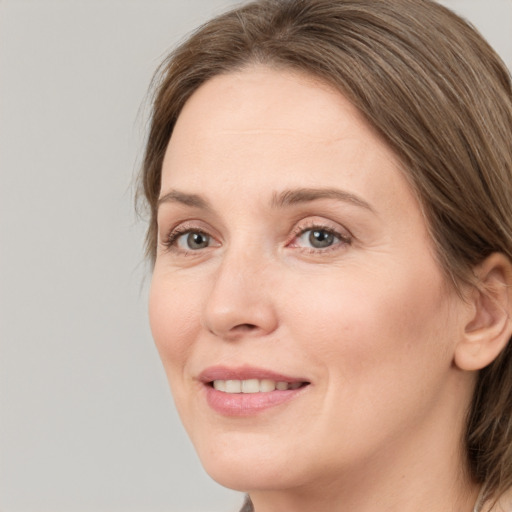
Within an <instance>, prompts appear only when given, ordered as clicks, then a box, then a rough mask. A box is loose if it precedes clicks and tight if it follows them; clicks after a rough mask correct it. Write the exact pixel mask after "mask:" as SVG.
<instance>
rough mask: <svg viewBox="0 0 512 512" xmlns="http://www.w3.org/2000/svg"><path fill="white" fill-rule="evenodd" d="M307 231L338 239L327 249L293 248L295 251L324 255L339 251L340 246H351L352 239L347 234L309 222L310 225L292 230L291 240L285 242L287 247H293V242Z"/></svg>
mask: <svg viewBox="0 0 512 512" xmlns="http://www.w3.org/2000/svg"><path fill="white" fill-rule="evenodd" d="M308 231H321V232H324V233H326V234H327V235H332V236H334V237H335V238H337V239H338V241H337V242H335V243H333V244H332V245H329V246H328V247H324V248H315V247H300V246H295V247H297V249H299V250H301V251H303V252H306V253H307V254H325V253H327V252H330V251H335V250H339V249H340V246H348V245H351V244H352V237H351V235H349V234H341V233H340V232H339V231H338V230H336V229H334V228H332V227H330V226H326V225H325V224H322V223H319V222H311V223H310V224H306V225H304V224H302V225H299V226H297V228H295V229H294V230H293V233H292V238H291V240H290V241H288V242H287V244H286V245H287V247H290V246H291V247H294V245H291V244H293V242H294V241H295V240H297V239H298V238H300V237H302V236H304V235H305V234H306V233H307V232H308Z"/></svg>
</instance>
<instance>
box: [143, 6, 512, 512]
mask: <svg viewBox="0 0 512 512" xmlns="http://www.w3.org/2000/svg"><path fill="white" fill-rule="evenodd" d="M159 76H160V78H159V80H158V81H157V83H156V86H155V87H156V89H155V96H154V102H153V112H152V119H151V126H150V131H149V137H148V142H147V148H146V154H145V160H144V167H143V172H142V177H141V178H142V186H143V192H144V195H145V199H146V201H147V203H148V205H149V208H150V212H151V220H150V225H149V230H148V235H147V250H148V254H149V257H150V258H151V259H152V261H153V263H154V272H153V280H152V286H151V293H150V323H151V328H152V331H153V335H154V338H155V342H156V345H157V347H158V350H159V353H160V356H161V358H162V361H163V364H164V367H165V370H166V372H167V375H168V378H169V382H170V385H171V388H172V391H173V395H174V398H175V402H176V406H177V408H178V411H179V413H180V415H181V418H182V420H183V422H184V425H185V427H186V429H187V431H188V433H189V435H190V437H191V439H192V441H193V443H194V445H195V447H196V450H197V451H198V454H199V457H200V458H201V461H202V463H203V465H204V466H205V468H206V470H207V471H208V472H209V474H210V475H211V476H212V477H213V478H214V479H216V480H217V481H218V482H220V483H221V484H223V485H225V486H227V487H231V488H233V489H238V490H242V491H244V492H247V493H248V495H249V496H250V498H248V500H247V502H246V504H245V505H244V510H256V512H268V511H277V510H279V511H294V512H297V511H303V510H304V511H312V510H314V511H316V512H318V511H323V510H329V511H333V510H339V511H351V512H353V511H358V512H370V511H376V510H379V511H381V510H393V511H398V510H400V511H408V512H413V511H425V510H428V511H429V512H431V511H437V512H441V511H460V512H464V511H468V512H469V511H472V510H476V511H482V510H491V509H492V510H496V511H498V510H506V511H511V510H512V504H511V501H510V497H508V498H507V490H508V489H509V488H510V486H511V484H512V457H511V442H510V441H511V436H512V428H511V426H512V423H511V421H512V417H511V414H510V408H511V407H512V370H511V361H510V358H511V349H510V344H509V343H508V341H509V339H510V336H511V334H512V322H511V321H510V311H511V295H510V285H511V283H512V265H511V257H512V211H511V201H510V192H511V190H512V181H511V174H512V145H511V144H510V140H511V135H512V88H511V82H510V77H509V75H508V73H507V71H506V69H505V67H504V65H503V64H502V62H501V61H500V60H499V58H498V57H497V56H496V55H495V53H494V52H493V50H492V49H491V48H490V47H489V46H488V45H487V43H486V42H485V41H483V40H482V38H481V37H480V36H479V35H478V34H477V33H476V32H475V31H474V30H473V29H472V28H470V27H469V26H468V25H467V24H466V23H465V22H463V21H462V20H460V19H459V18H458V17H457V16H455V15H454V14H453V13H451V12H450V11H448V10H447V9H445V8H443V7H441V6H439V5H437V4H436V3H433V2H432V1H430V0H396V1H393V2H389V1H379V0H377V1H376V0H337V1H332V0H293V1H286V0H259V1H256V2H254V3H250V4H247V5H246V6H243V7H240V8H239V9H236V10H234V11H232V12H229V13H227V14H225V15H222V16H220V17H218V18H216V19H214V20H212V21H210V22H209V23H207V24H206V25H205V26H203V27H201V28H200V29H199V30H198V31H197V32H196V33H195V34H194V35H193V36H192V37H190V38H189V39H188V40H187V41H185V42H184V43H183V44H182V45H181V46H180V47H179V48H178V49H177V50H176V51H175V52H174V53H173V54H172V55H171V56H170V57H169V59H168V60H167V61H166V62H165V63H164V64H163V66H162V68H161V73H160V75H159Z"/></svg>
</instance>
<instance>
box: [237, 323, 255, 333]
mask: <svg viewBox="0 0 512 512" xmlns="http://www.w3.org/2000/svg"><path fill="white" fill-rule="evenodd" d="M254 329H257V326H256V325H254V324H239V325H235V327H233V330H235V331H242V332H247V331H254Z"/></svg>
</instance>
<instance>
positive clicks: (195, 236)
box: [176, 231, 211, 251]
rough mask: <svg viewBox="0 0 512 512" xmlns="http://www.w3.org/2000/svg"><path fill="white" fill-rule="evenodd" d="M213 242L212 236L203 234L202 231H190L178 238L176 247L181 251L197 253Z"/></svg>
mask: <svg viewBox="0 0 512 512" xmlns="http://www.w3.org/2000/svg"><path fill="white" fill-rule="evenodd" d="M210 242H211V237H210V235H207V234H206V233H202V232H201V231H190V232H188V233H183V234H182V235H180V236H178V237H177V238H176V245H177V246H178V247H179V248H180V249H186V250H191V251H197V250H198V249H204V248H206V247H209V245H210Z"/></svg>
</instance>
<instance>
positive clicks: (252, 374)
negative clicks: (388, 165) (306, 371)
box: [199, 366, 309, 416]
mask: <svg viewBox="0 0 512 512" xmlns="http://www.w3.org/2000/svg"><path fill="white" fill-rule="evenodd" d="M247 379H260V380H262V379H270V380H274V381H276V382H308V381H307V379H301V378H297V377H291V376H288V375H282V374H279V373H276V372H273V371H269V370H265V369H262V368H254V367H249V366H243V367H239V368H226V367H223V366H215V367H211V368H207V369H206V370H204V371H203V372H201V373H200V375H199V380H200V381H201V382H202V383H203V385H204V390H205V393H206V402H207V403H208V405H209V406H210V407H211V408H212V409H213V410H214V411H216V412H217V413H219V414H221V415H223V416H252V415H254V414H257V413H259V412H262V411H264V410H267V409H269V408H271V407H276V406H278V405H281V404H284V403H286V402H288V401H290V400H292V399H294V398H296V397H297V396H298V395H300V394H302V393H303V392H304V390H305V389H306V388H307V387H309V386H303V387H300V388H298V389H288V390H286V391H278V390H275V391H270V392H268V393H224V392H222V391H217V390H216V389H214V388H213V386H212V385H211V382H212V381H214V380H247Z"/></svg>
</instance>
